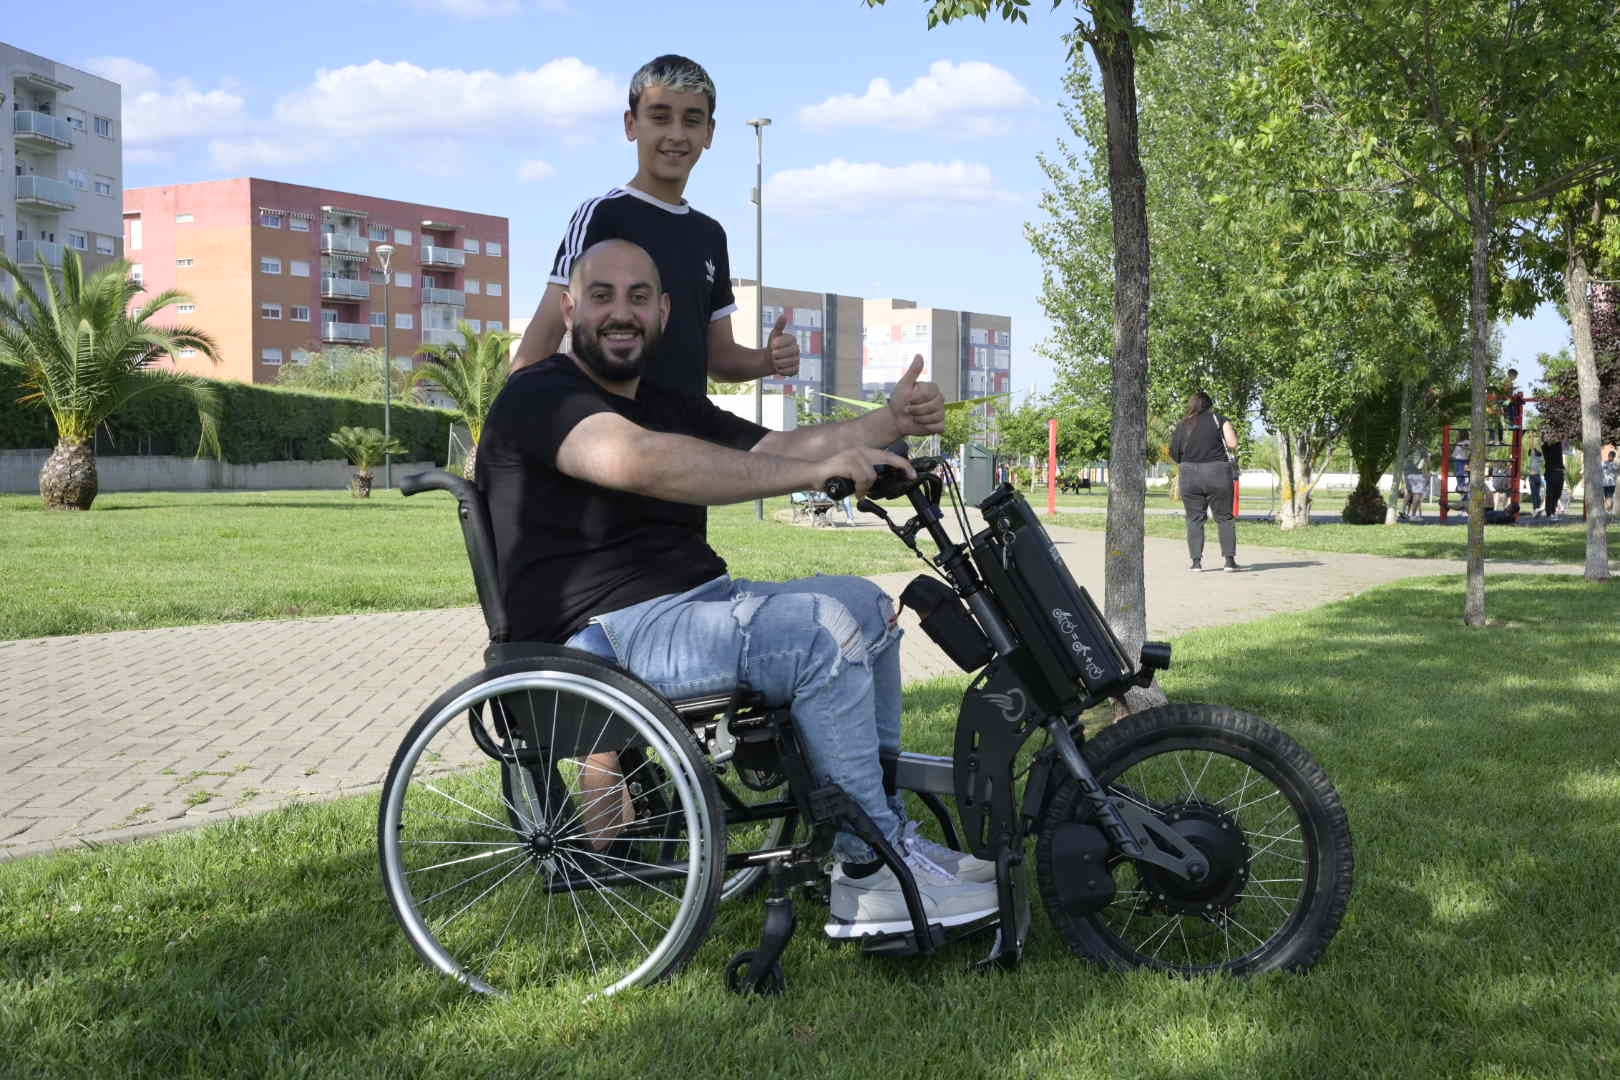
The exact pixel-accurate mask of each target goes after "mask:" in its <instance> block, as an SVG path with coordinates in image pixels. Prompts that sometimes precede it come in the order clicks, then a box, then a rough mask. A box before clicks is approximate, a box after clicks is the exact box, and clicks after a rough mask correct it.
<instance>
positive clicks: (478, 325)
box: [462, 319, 484, 334]
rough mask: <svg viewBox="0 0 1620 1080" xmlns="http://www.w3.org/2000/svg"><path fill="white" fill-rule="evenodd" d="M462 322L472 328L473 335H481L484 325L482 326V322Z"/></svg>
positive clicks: (468, 320) (476, 320) (474, 320)
mask: <svg viewBox="0 0 1620 1080" xmlns="http://www.w3.org/2000/svg"><path fill="white" fill-rule="evenodd" d="M462 321H464V322H465V323H466V324H467V325H468V326H470V327H472V332H473V333H475V334H479V333H483V330H484V324H483V322H482V321H480V320H478V319H464V320H462Z"/></svg>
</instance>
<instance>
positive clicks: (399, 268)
mask: <svg viewBox="0 0 1620 1080" xmlns="http://www.w3.org/2000/svg"><path fill="white" fill-rule="evenodd" d="M123 229H124V232H123V235H124V249H125V252H126V258H127V259H128V260H129V261H130V263H131V264H132V266H133V268H134V272H135V273H136V274H137V275H138V276H139V277H140V278H141V280H142V282H143V283H144V284H145V286H146V288H147V290H148V292H149V293H150V292H157V291H161V290H163V289H170V288H174V289H179V290H181V291H182V292H185V293H187V294H188V295H190V296H191V298H192V302H191V303H188V304H186V305H182V306H181V307H180V308H179V309H178V311H177V313H176V315H177V321H179V320H181V319H183V320H184V321H185V322H187V323H188V324H190V325H193V326H197V327H200V328H202V329H204V330H206V331H207V332H208V333H209V334H210V335H211V336H212V337H213V338H214V340H215V342H216V343H217V344H218V346H219V355H220V362H219V363H218V364H217V365H215V364H211V363H209V362H208V360H207V359H206V358H204V357H202V356H199V355H195V354H193V355H190V356H187V355H184V354H182V355H180V356H177V357H174V361H175V364H176V366H177V367H179V368H181V369H182V370H186V371H193V372H196V373H198V374H202V375H208V376H211V377H213V378H219V379H233V380H237V381H240V382H251V383H273V382H275V381H276V379H277V377H278V375H279V372H280V370H281V367H282V365H284V364H297V363H302V362H305V361H307V360H308V358H309V354H310V353H312V352H315V351H317V350H321V349H328V348H333V347H336V346H345V345H347V346H358V347H371V346H374V347H377V348H383V347H384V346H385V344H386V346H387V348H388V349H389V351H390V354H391V355H392V358H393V362H394V363H395V365H396V366H398V367H400V368H401V369H404V370H409V369H410V368H411V367H413V366H414V358H415V355H416V353H417V350H418V349H419V348H420V347H421V346H423V345H434V344H445V343H448V342H450V341H453V340H459V336H458V335H457V333H456V326H457V324H458V323H460V322H462V321H465V322H467V323H469V324H471V325H472V327H473V329H474V330H476V331H480V332H482V331H484V330H501V329H505V327H506V326H507V321H508V319H507V312H508V300H509V298H508V296H507V289H508V286H509V283H510V275H509V267H510V253H509V252H508V250H507V240H508V223H507V219H506V218H504V217H495V216H493V215H489V214H476V213H472V212H470V211H465V210H451V209H447V208H445V207H440V206H425V205H422V204H419V203H408V202H400V201H398V200H394V199H384V198H379V197H376V196H370V195H356V194H353V193H350V192H342V191H329V190H326V189H323V188H313V187H304V186H301V185H298V184H286V183H281V182H279V181H275V180H261V179H258V178H254V177H244V178H240V179H235V180H219V181H212V182H208V183H198V184H177V185H174V186H171V187H148V188H135V189H132V190H130V191H129V192H127V193H126V194H125V196H124V222H123ZM384 248H392V251H391V252H389V253H388V267H387V277H386V278H385V277H384V270H383V251H382V249H384Z"/></svg>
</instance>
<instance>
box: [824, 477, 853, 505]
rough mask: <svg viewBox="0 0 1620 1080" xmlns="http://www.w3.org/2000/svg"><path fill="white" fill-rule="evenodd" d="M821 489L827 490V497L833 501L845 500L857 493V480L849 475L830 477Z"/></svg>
mask: <svg viewBox="0 0 1620 1080" xmlns="http://www.w3.org/2000/svg"><path fill="white" fill-rule="evenodd" d="M821 490H822V491H824V492H826V493H827V498H829V499H831V500H832V501H833V502H843V501H844V500H845V499H847V498H849V497H850V496H851V495H853V494H855V481H853V480H851V479H850V478H849V477H847V476H833V477H829V478H828V480H827V482H826V483H825V484H822V485H821Z"/></svg>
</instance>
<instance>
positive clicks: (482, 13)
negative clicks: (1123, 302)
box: [416, 0, 523, 19]
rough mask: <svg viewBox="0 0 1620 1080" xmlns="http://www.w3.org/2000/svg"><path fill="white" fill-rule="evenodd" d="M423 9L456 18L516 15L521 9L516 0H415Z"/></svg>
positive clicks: (487, 17)
mask: <svg viewBox="0 0 1620 1080" xmlns="http://www.w3.org/2000/svg"><path fill="white" fill-rule="evenodd" d="M416 6H417V7H419V8H421V9H422V10H424V11H437V12H440V13H442V14H445V15H451V16H454V17H455V18H458V19H492V18H499V17H501V16H503V15H516V14H517V13H518V12H519V11H521V10H522V9H523V5H522V4H519V3H518V0H416Z"/></svg>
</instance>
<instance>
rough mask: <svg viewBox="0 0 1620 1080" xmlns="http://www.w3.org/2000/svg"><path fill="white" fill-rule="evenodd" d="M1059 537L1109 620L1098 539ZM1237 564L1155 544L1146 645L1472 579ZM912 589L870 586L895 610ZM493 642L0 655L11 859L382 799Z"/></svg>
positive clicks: (1343, 560) (359, 628) (295, 630)
mask: <svg viewBox="0 0 1620 1080" xmlns="http://www.w3.org/2000/svg"><path fill="white" fill-rule="evenodd" d="M867 527H870V523H867ZM1051 531H1052V535H1053V539H1054V541H1055V542H1056V543H1057V545H1058V549H1059V551H1060V552H1061V553H1062V555H1063V557H1064V560H1065V561H1066V562H1067V563H1068V564H1069V567H1070V569H1071V570H1072V571H1073V572H1074V574H1075V576H1076V578H1078V579H1079V580H1080V581H1081V582H1082V583H1083V584H1087V585H1088V586H1089V587H1090V588H1091V590H1092V592H1093V593H1094V594H1096V596H1097V597H1098V602H1099V604H1100V603H1101V592H1102V588H1101V582H1102V559H1103V533H1102V532H1101V531H1095V530H1085V529H1059V528H1054V529H1052V530H1051ZM1213 539H1214V538H1213V536H1212V537H1211V541H1213ZM1239 556H1240V558H1241V559H1242V560H1243V562H1244V564H1245V566H1246V567H1247V568H1248V569H1247V571H1246V572H1244V573H1240V574H1223V573H1205V574H1201V575H1192V574H1189V573H1188V572H1187V570H1186V549H1185V546H1184V545H1183V544H1182V543H1181V542H1180V541H1178V540H1166V539H1158V538H1149V539H1148V541H1147V551H1146V566H1147V581H1148V629H1149V635H1150V636H1153V637H1163V638H1173V637H1174V636H1175V635H1177V634H1180V633H1183V632H1185V631H1187V630H1191V629H1195V628H1198V627H1204V626H1216V625H1226V624H1231V623H1237V622H1244V621H1248V620H1250V619H1258V618H1263V617H1265V616H1267V615H1271V614H1274V613H1277V612H1283V611H1298V610H1302V609H1305V608H1311V607H1315V606H1317V605H1318V604H1322V603H1325V602H1327V601H1330V600H1335V599H1340V598H1343V597H1347V596H1352V595H1355V594H1356V593H1359V592H1361V591H1362V590H1363V589H1366V588H1368V587H1370V586H1373V585H1379V584H1383V583H1385V582H1389V581H1395V580H1398V579H1400V578H1406V577H1414V576H1421V575H1433V574H1449V573H1457V572H1459V571H1460V570H1461V569H1462V564H1461V563H1460V562H1452V561H1449V560H1417V559H1391V558H1383V557H1378V556H1370V555H1341V554H1334V553H1328V552H1314V551H1300V550H1276V549H1264V548H1249V549H1245V550H1242V551H1240V552H1239ZM1217 561H1218V560H1217ZM920 569H921V567H920V565H919V570H920ZM1490 570H1491V572H1495V573H1504V572H1516V571H1517V572H1523V571H1532V572H1560V573H1579V572H1580V568H1579V567H1569V566H1548V565H1544V564H1510V563H1493V564H1492V565H1491V567H1490ZM912 576H913V574H912V573H910V572H905V573H894V574H884V575H879V576H877V577H875V578H874V579H873V580H875V581H877V582H878V583H879V584H881V585H882V586H883V587H884V588H886V589H888V590H889V591H890V593H891V594H898V593H899V591H900V589H901V588H903V587H904V586H905V584H906V582H908V581H909V580H911V578H912ZM906 621H907V623H908V625H909V627H910V629H911V630H912V631H913V632H911V633H908V634H907V635H906V637H905V639H904V642H903V645H902V649H903V657H902V666H903V669H904V671H905V672H906V675H907V678H908V680H916V679H922V678H930V677H933V676H937V675H941V674H951V673H955V672H956V669H955V668H954V667H952V666H951V665H950V662H949V661H948V660H946V659H945V658H944V656H943V655H942V654H940V652H939V651H938V650H937V649H936V648H935V647H934V646H933V644H932V643H931V642H929V641H928V639H927V638H926V637H925V636H924V635H923V634H922V633H921V632H920V631H916V629H915V622H914V620H911V619H910V618H909V613H908V615H907V617H906ZM484 640H485V636H484V626H483V621H482V619H481V617H480V616H479V613H478V612H477V610H476V609H472V608H459V609H451V610H442V611H408V612H395V613H389V614H381V615H346V616H326V617H320V618H310V619H296V620H285V621H275V622H250V623H228V624H221V625H211V626H186V627H176V628H172V629H160V630H137V631H124V632H119V633H110V634H92V635H84V636H78V637H58V638H39V639H30V640H24V641H7V642H0V859H4V858H8V857H16V856H21V855H28V854H35V853H39V852H45V851H51V850H57V849H68V848H78V847H83V846H87V845H95V844H101V843H107V842H115V841H122V840H129V839H134V838H138V837H143V836H150V835H153V834H156V833H161V832H165V831H168V830H172V829H176V828H183V827H189V826H194V825H199V824H206V823H209V822H214V821H219V820H221V819H224V818H226V817H230V816H233V815H240V814H251V813H257V812H261V811H264V810H267V809H270V808H272V807H276V806H281V805H284V804H287V803H290V802H296V801H300V800H312V799H327V798H332V797H335V796H339V795H345V794H352V793H356V792H361V791H365V790H368V789H373V788H375V787H376V786H377V785H379V784H380V783H381V782H382V779H383V776H384V774H385V773H386V772H387V769H388V764H389V761H390V759H391V758H392V756H393V753H394V749H395V746H396V745H397V743H398V742H399V739H400V738H401V736H402V735H403V734H404V733H405V730H406V729H407V728H408V727H409V726H410V724H411V722H412V721H413V720H414V719H415V718H416V716H417V714H418V713H419V712H420V711H421V710H422V709H423V708H425V707H426V706H427V705H428V704H429V703H430V702H431V701H432V700H433V699H434V698H435V697H437V696H438V695H439V694H440V693H441V692H442V691H444V690H445V689H446V688H448V687H449V686H450V685H452V684H453V683H455V682H456V681H458V680H459V679H461V678H462V677H464V676H466V675H469V674H472V673H473V672H475V671H477V670H478V668H479V666H480V655H481V652H482V649H483V645H484Z"/></svg>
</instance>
